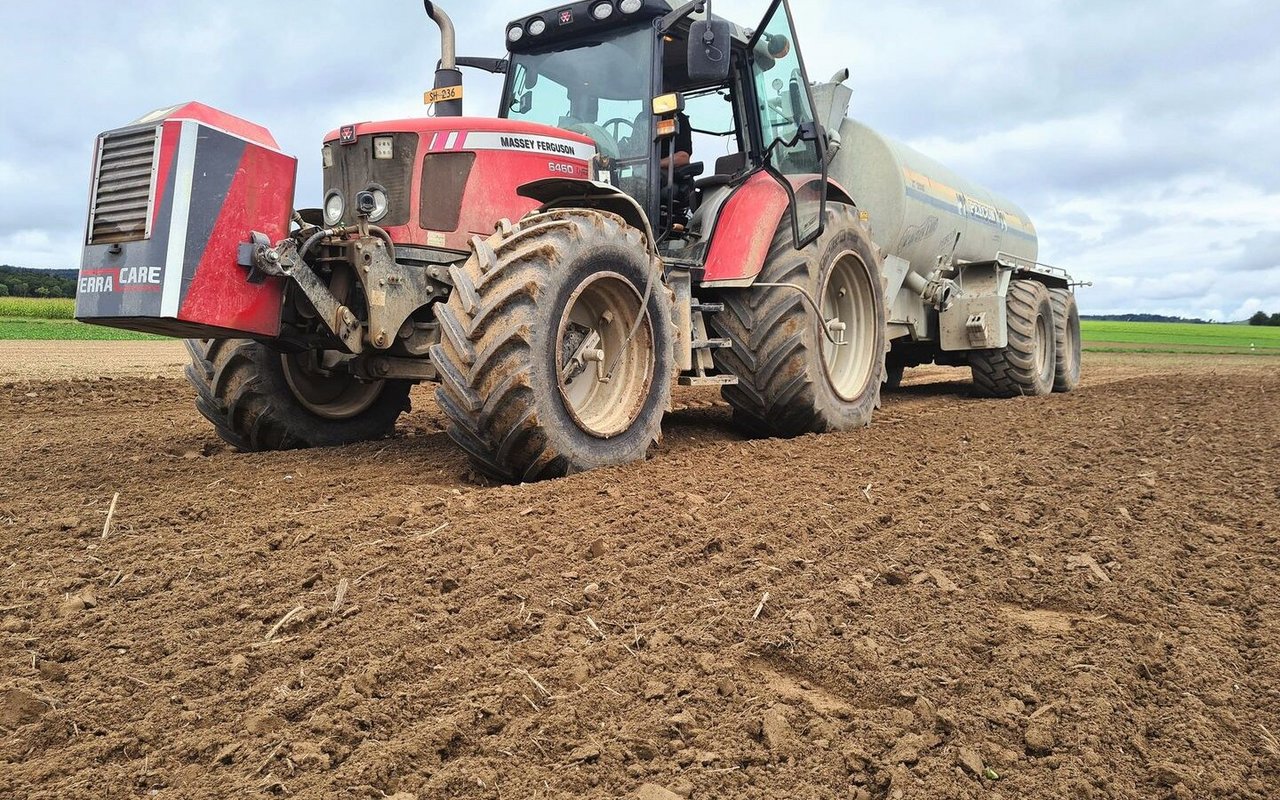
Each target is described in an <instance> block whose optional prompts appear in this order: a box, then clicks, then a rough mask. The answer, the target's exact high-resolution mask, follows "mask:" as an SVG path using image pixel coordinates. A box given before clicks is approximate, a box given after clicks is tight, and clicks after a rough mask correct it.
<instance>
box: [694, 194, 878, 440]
mask: <svg viewBox="0 0 1280 800" xmlns="http://www.w3.org/2000/svg"><path fill="white" fill-rule="evenodd" d="M759 282H761V283H772V284H782V283H787V284H795V285H798V286H802V287H804V288H805V289H806V290H807V291H808V292H809V293H810V295H811V296H813V297H814V298H816V299H817V301H818V302H819V304H820V305H821V306H822V311H823V314H822V316H823V320H819V319H818V318H817V315H816V314H814V313H813V310H812V309H811V308H810V306H809V305H808V304H807V303H806V302H805V299H804V297H803V295H801V293H800V292H797V291H795V290H793V289H787V288H781V287H766V286H753V287H751V288H748V289H726V290H724V291H722V292H721V298H722V299H723V301H724V305H725V308H724V311H723V312H720V313H718V314H716V315H714V316H713V317H711V320H710V323H711V326H712V327H713V328H714V330H715V331H716V332H717V333H718V335H719V336H721V337H723V338H726V339H729V340H730V342H731V343H732V347H729V348H724V349H720V350H717V351H715V361H716V367H717V368H718V369H719V370H720V372H723V373H727V374H730V375H736V376H737V377H738V385H736V386H726V387H725V388H724V389H723V390H722V394H723V397H724V399H725V401H726V402H728V403H729V405H730V406H732V407H733V419H734V422H735V424H736V425H738V426H739V427H740V428H741V429H742V430H743V431H744V432H745V433H747V434H749V435H752V436H780V437H791V436H799V435H801V434H805V433H821V432H824V431H838V430H850V429H853V428H860V427H865V426H867V425H870V424H871V415H872V413H873V412H874V411H875V409H876V408H877V407H878V406H879V405H880V388H881V386H882V384H883V382H884V380H885V351H886V349H887V345H886V339H885V307H884V289H883V287H882V285H881V280H880V259H879V257H878V256H877V255H876V250H875V248H874V247H873V246H872V245H871V241H870V239H869V238H868V236H867V234H866V232H865V231H864V229H863V227H862V225H861V223H860V222H859V221H858V218H857V216H856V214H855V212H854V210H853V209H852V208H850V207H849V206H846V205H841V204H831V205H830V206H829V207H828V209H827V219H826V230H825V231H824V232H823V234H822V236H821V237H819V238H818V240H817V241H815V242H813V243H812V244H810V245H809V246H808V247H806V248H805V249H804V250H802V251H799V252H797V251H796V249H795V247H794V245H793V239H792V233H791V226H790V221H789V219H784V220H783V222H782V224H781V225H779V227H778V231H777V233H776V234H775V235H774V240H773V245H772V247H771V248H770V250H769V255H768V257H767V258H766V260H765V264H764V268H763V269H762V270H761V273H760V278H759ZM836 317H838V318H839V319H840V321H841V322H843V323H844V324H845V326H846V329H845V330H844V332H843V336H844V338H845V339H846V340H847V342H848V343H847V344H844V345H839V346H837V345H833V344H831V343H830V342H829V341H828V339H827V337H826V335H825V331H824V327H825V326H824V320H831V319H834V318H836Z"/></svg>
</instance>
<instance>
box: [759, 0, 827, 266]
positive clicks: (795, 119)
mask: <svg viewBox="0 0 1280 800" xmlns="http://www.w3.org/2000/svg"><path fill="white" fill-rule="evenodd" d="M751 49H752V62H753V63H752V76H753V78H754V81H755V93H756V101H757V107H756V113H757V115H758V116H759V119H760V130H761V133H762V135H763V137H764V142H763V144H764V146H765V147H766V148H770V147H771V146H772V147H771V149H770V154H769V163H770V165H771V166H772V167H773V168H774V169H775V170H777V171H778V172H779V173H781V174H782V175H783V176H804V175H816V176H825V173H826V165H825V163H824V157H823V151H822V147H821V144H820V143H819V141H818V139H817V137H810V138H804V137H802V135H801V132H802V130H806V129H807V130H810V131H812V129H813V125H814V120H815V119H816V115H815V114H814V110H813V98H812V96H811V95H810V94H809V82H808V80H807V77H806V75H805V72H804V65H803V64H802V63H801V61H800V51H799V48H798V47H797V46H796V35H795V28H794V26H793V24H792V22H791V10H790V8H789V7H788V5H787V2H786V0H775V1H774V3H773V5H772V7H771V8H770V13H769V15H768V16H767V17H766V18H765V21H764V23H763V24H762V25H761V26H760V28H759V30H758V31H757V32H756V34H755V36H754V37H753V38H752V42H751ZM825 185H826V182H825V180H822V181H818V182H816V183H811V184H809V186H808V188H807V189H804V190H801V191H800V192H798V193H797V195H796V197H795V202H794V203H793V204H792V213H793V214H794V215H795V220H796V228H797V234H798V235H797V242H796V244H797V246H803V245H804V244H806V243H808V242H809V241H812V240H813V238H815V237H816V236H817V235H818V233H820V232H821V225H822V210H823V207H824V205H825V195H826V190H825Z"/></svg>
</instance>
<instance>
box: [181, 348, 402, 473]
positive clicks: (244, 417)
mask: <svg viewBox="0 0 1280 800" xmlns="http://www.w3.org/2000/svg"><path fill="white" fill-rule="evenodd" d="M186 345H187V351H188V352H189V353H190V354H191V363H190V364H188V365H187V369H186V376H187V380H188V381H189V382H190V383H191V385H192V386H193V387H194V388H195V390H196V409H197V410H198V411H199V412H200V413H201V414H202V415H204V417H205V419H207V420H209V421H210V422H212V423H213V427H214V429H215V430H216V431H217V432H218V435H219V436H220V437H222V438H223V439H224V440H226V441H227V443H229V444H231V445H232V446H234V447H236V448H238V449H240V450H244V451H248V452H256V451H262V450H294V449H298V448H304V447H328V446H333V445H342V444H351V443H352V442H363V441H368V440H371V439H380V438H382V437H384V436H387V435H389V434H390V433H391V432H392V431H393V430H394V429H395V424H396V419H397V418H398V417H399V416H400V414H401V413H402V412H404V411H408V410H409V389H410V388H411V386H412V384H410V383H409V382H407V381H381V382H378V383H361V382H359V381H357V380H356V379H355V378H352V377H349V376H343V377H340V378H335V377H319V376H317V375H312V374H310V373H309V372H305V371H304V368H303V366H302V364H303V362H304V360H305V359H306V358H307V357H308V355H307V354H296V355H283V354H281V353H280V352H279V351H276V350H272V349H271V348H269V347H267V346H266V345H264V344H261V343H260V342H256V341H254V340H252V339H187V340H186Z"/></svg>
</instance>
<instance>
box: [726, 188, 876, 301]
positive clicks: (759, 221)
mask: <svg viewBox="0 0 1280 800" xmlns="http://www.w3.org/2000/svg"><path fill="white" fill-rule="evenodd" d="M787 180H788V181H789V182H790V184H791V187H792V190H793V191H794V192H795V193H797V194H801V193H803V191H804V189H805V188H806V187H808V186H810V185H811V184H813V183H814V182H816V181H821V180H822V176H820V175H789V176H787ZM827 199H828V200H829V201H834V202H837V203H847V204H849V205H853V204H854V203H853V199H852V198H850V197H849V193H848V192H846V191H845V190H844V188H843V187H841V186H840V185H839V184H837V183H836V182H834V181H831V180H828V181H827ZM790 202H791V196H790V195H789V194H788V192H787V190H786V188H784V187H783V185H782V184H781V183H779V182H778V180H777V178H775V177H773V176H772V175H770V174H769V173H768V172H765V171H764V170H761V171H759V172H756V173H755V174H753V175H752V176H750V177H749V178H747V179H746V180H745V181H743V182H742V184H741V185H740V186H738V188H737V189H735V190H734V193H733V194H732V195H731V196H730V197H729V199H728V200H727V201H725V204H724V207H723V208H722V209H721V211H720V215H719V216H718V217H717V218H716V221H715V227H714V229H713V231H712V234H711V246H710V247H709V248H708V249H707V260H706V264H705V269H704V274H703V279H702V285H703V286H750V285H751V284H752V282H753V281H755V279H756V277H757V276H758V275H759V274H760V270H761V269H763V268H764V262H765V258H767V257H768V255H769V246H770V245H771V244H772V243H773V238H774V234H775V233H777V230H778V226H779V225H780V224H790V221H789V219H788V218H787V215H788V214H789V205H790Z"/></svg>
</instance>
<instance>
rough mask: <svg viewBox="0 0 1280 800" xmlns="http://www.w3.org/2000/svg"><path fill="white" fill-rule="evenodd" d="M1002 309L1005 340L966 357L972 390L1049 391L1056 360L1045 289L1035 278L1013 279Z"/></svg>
mask: <svg viewBox="0 0 1280 800" xmlns="http://www.w3.org/2000/svg"><path fill="white" fill-rule="evenodd" d="M1005 309H1006V311H1007V313H1006V319H1007V326H1008V331H1009V342H1008V344H1007V345H1006V346H1005V347H1003V348H1001V349H999V350H975V351H974V352H973V353H972V354H971V355H970V357H969V364H970V366H971V367H972V368H973V385H974V389H975V391H976V392H977V394H979V395H981V396H983V397H1020V396H1023V395H1033V396H1042V395H1046V394H1049V393H1050V392H1052V391H1053V378H1054V368H1055V365H1056V364H1057V358H1056V357H1055V352H1054V335H1053V329H1054V323H1053V305H1052V303H1051V302H1050V299H1049V290H1048V289H1047V288H1045V286H1044V284H1042V283H1038V282H1036V281H1027V280H1017V281H1013V282H1011V283H1010V284H1009V294H1008V297H1006V299H1005Z"/></svg>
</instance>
